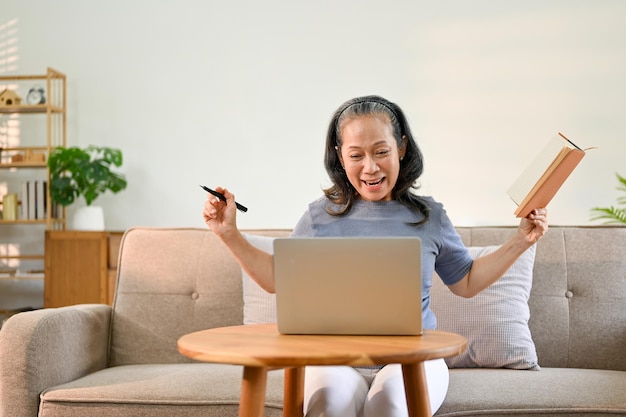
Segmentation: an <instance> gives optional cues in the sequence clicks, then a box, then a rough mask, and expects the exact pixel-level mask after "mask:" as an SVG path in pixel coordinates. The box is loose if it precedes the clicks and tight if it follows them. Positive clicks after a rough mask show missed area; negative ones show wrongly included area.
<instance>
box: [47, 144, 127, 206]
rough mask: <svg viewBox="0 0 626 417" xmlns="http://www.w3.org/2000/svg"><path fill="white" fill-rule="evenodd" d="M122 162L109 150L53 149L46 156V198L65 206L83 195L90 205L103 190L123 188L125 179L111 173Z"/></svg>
mask: <svg viewBox="0 0 626 417" xmlns="http://www.w3.org/2000/svg"><path fill="white" fill-rule="evenodd" d="M122 161H123V160H122V151H121V150H119V149H114V148H109V147H98V146H93V145H90V146H88V147H86V148H84V149H81V148H79V147H69V148H66V147H57V148H54V149H53V150H52V151H51V152H50V155H49V156H48V168H50V199H51V200H52V201H53V202H55V203H58V204H60V205H62V206H69V205H71V204H72V203H74V202H75V201H76V199H77V198H79V197H80V196H83V197H84V199H85V202H86V203H87V206H90V205H91V203H93V202H94V200H96V199H97V198H98V197H99V196H100V195H101V194H103V193H105V192H106V191H111V192H113V193H118V192H120V191H122V190H123V189H125V188H126V185H127V182H126V178H125V176H124V175H123V174H120V173H116V172H114V171H112V170H111V167H112V166H115V167H120V166H121V165H122Z"/></svg>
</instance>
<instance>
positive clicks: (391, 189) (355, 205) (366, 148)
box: [203, 96, 548, 417]
mask: <svg viewBox="0 0 626 417" xmlns="http://www.w3.org/2000/svg"><path fill="white" fill-rule="evenodd" d="M325 166H326V171H327V172H328V175H329V176H330V179H331V181H332V183H333V185H332V186H331V187H330V188H328V189H326V190H324V196H323V197H321V198H319V199H317V200H316V201H313V202H312V203H311V204H310V205H309V207H308V209H307V211H306V212H305V213H304V215H303V216H302V217H301V219H300V220H299V221H298V223H297V225H296V226H295V228H294V230H293V232H292V236H300V237H304V236H307V237H308V236H419V237H420V239H421V240H422V282H423V288H422V315H423V325H424V328H425V329H434V328H435V327H436V318H435V316H434V314H433V312H432V311H431V310H430V287H431V284H432V275H433V271H435V270H436V271H437V273H438V275H439V276H440V277H441V278H442V280H443V281H444V283H445V284H446V285H447V286H448V287H449V288H450V290H451V291H452V292H453V293H455V294H457V295H459V296H462V297H472V296H474V295H476V294H478V293H479V292H480V291H482V290H483V289H485V288H487V287H488V286H489V285H491V284H492V283H494V282H495V281H496V280H498V279H499V278H500V277H501V276H502V275H503V274H504V272H506V270H507V269H508V268H509V267H510V266H511V265H512V264H513V263H514V262H515V260H516V259H517V258H518V257H519V256H520V255H521V254H522V253H523V252H524V251H526V250H527V249H528V248H529V247H530V246H532V245H533V244H535V243H536V242H537V241H538V240H539V239H540V238H541V237H542V236H543V235H544V233H545V232H546V231H547V230H548V223H547V212H546V210H545V209H544V208H537V209H535V210H534V211H533V212H532V213H531V214H530V215H529V216H528V217H527V218H525V219H522V220H521V222H520V225H519V228H518V232H517V234H516V235H515V236H513V237H512V238H511V239H510V240H509V241H507V242H505V243H504V244H503V245H502V246H501V247H500V248H499V249H498V250H497V251H496V252H494V253H492V254H490V255H486V256H484V257H481V258H477V259H475V260H472V258H471V257H470V256H469V254H468V251H467V249H466V248H465V246H464V245H463V243H462V242H461V239H460V237H459V236H458V234H457V233H456V231H455V229H454V227H453V225H452V223H451V221H450V219H449V218H448V216H447V214H446V212H445V210H444V208H443V206H442V205H441V204H440V203H438V202H436V201H435V200H434V199H432V198H430V197H421V196H417V195H416V194H414V193H413V192H412V191H411V190H412V189H413V188H414V187H415V183H416V181H417V179H418V178H419V177H420V176H421V174H422V171H423V160H422V154H421V152H420V150H419V148H418V146H417V143H416V142H415V140H414V138H413V135H412V134H411V130H410V128H409V125H408V122H407V120H406V117H405V115H404V113H403V112H402V110H401V109H400V108H399V107H398V106H397V105H396V104H394V103H392V102H390V101H388V100H386V99H384V98H382V97H378V96H365V97H358V98H355V99H352V100H349V101H347V102H346V103H344V104H343V105H342V106H340V107H339V108H338V109H337V111H336V112H335V114H334V115H333V118H332V120H331V122H330V125H329V128H328V134H327V138H326V151H325ZM217 190H218V191H219V192H222V193H223V194H224V195H225V197H226V201H221V200H218V199H217V198H215V197H213V196H210V195H209V197H208V199H207V202H206V203H205V205H204V211H203V216H204V219H205V222H206V224H207V225H208V226H209V227H210V228H211V230H213V232H215V233H216V234H217V235H218V236H219V237H220V238H221V240H222V241H223V242H224V243H225V244H226V245H227V246H228V248H229V249H230V251H231V252H232V253H233V255H234V256H235V258H236V259H237V261H238V262H239V263H240V264H241V266H242V267H243V268H244V269H245V270H246V272H247V273H248V274H249V275H250V276H251V277H252V278H253V279H255V281H257V283H258V284H259V285H260V286H261V287H263V288H264V289H265V290H266V291H268V292H274V276H273V261H272V256H271V255H270V254H268V253H265V252H263V251H261V250H258V249H256V248H255V247H253V246H252V245H250V244H249V243H248V241H247V240H246V239H245V237H244V236H243V235H242V234H241V233H240V232H239V230H238V229H237V226H236V221H235V220H236V219H235V215H236V208H235V197H234V195H233V194H231V193H230V192H228V191H227V190H226V189H224V188H218V189H217ZM426 374H427V378H428V387H429V395H430V402H431V409H432V411H433V412H435V411H436V410H437V409H438V408H439V407H440V406H441V404H442V402H443V399H444V398H445V395H446V391H447V389H448V369H447V367H446V365H445V362H444V360H443V359H439V360H434V361H429V362H426ZM305 375H306V376H305V413H306V415H307V416H310V417H318V416H319V417H322V416H325V417H334V416H337V417H339V416H341V417H346V416H354V417H356V416H363V417H380V416H387V417H396V416H407V408H406V399H405V394H404V383H403V379H402V371H401V368H400V366H399V365H386V366H382V367H366V368H351V367H345V366H344V367H341V366H340V367H309V368H307V370H306V373H305Z"/></svg>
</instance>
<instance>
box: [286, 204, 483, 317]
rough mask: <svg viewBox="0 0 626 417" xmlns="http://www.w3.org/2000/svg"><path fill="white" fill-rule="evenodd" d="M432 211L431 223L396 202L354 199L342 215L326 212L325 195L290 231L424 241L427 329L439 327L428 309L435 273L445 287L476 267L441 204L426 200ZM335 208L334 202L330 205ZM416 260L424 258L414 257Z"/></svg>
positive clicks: (423, 294)
mask: <svg viewBox="0 0 626 417" xmlns="http://www.w3.org/2000/svg"><path fill="white" fill-rule="evenodd" d="M424 200H425V202H426V204H427V205H428V206H429V207H430V217H429V220H428V221H427V222H426V223H424V224H420V225H415V223H417V222H419V221H420V220H422V219H423V218H424V216H423V215H422V214H420V213H417V212H416V211H414V210H412V209H409V208H408V207H405V206H403V205H402V204H400V203H399V202H398V201H395V200H392V201H363V200H356V201H355V203H354V205H353V207H352V209H351V210H350V211H349V212H348V213H347V214H345V215H343V216H332V215H330V214H328V213H327V212H326V207H328V205H329V204H331V203H330V202H329V200H328V199H327V198H326V197H321V198H319V199H317V200H315V201H313V202H312V203H311V204H309V207H308V209H307V211H306V212H305V213H304V215H303V216H302V217H301V218H300V220H299V221H298V223H297V224H296V227H295V228H294V230H293V232H292V234H291V235H292V236H294V237H340V236H345V237H358V236H368V237H388V236H417V237H419V238H420V239H421V241H422V254H421V256H422V321H423V327H424V329H435V328H436V327H437V319H436V317H435V315H434V313H433V312H432V310H431V309H430V289H431V287H432V277H433V271H437V274H438V275H439V276H440V277H441V279H442V280H443V282H444V283H445V284H446V285H451V284H454V283H456V282H458V281H460V280H461V279H462V278H463V277H464V276H465V275H466V274H467V273H468V272H469V270H470V268H471V267H472V262H473V261H472V258H471V257H470V255H469V253H468V251H467V248H466V247H465V245H464V244H463V242H462V241H461V238H460V236H459V235H458V233H457V232H456V230H455V228H454V226H453V225H452V222H451V221H450V219H449V217H448V215H447V214H446V211H445V209H444V208H443V205H442V204H441V203H438V202H436V201H435V200H434V199H432V198H430V197H425V198H424ZM330 207H331V208H332V207H333V206H332V204H331V206H330ZM416 256H420V255H419V254H416Z"/></svg>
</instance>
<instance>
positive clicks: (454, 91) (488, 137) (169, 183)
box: [0, 0, 626, 230]
mask: <svg viewBox="0 0 626 417" xmlns="http://www.w3.org/2000/svg"><path fill="white" fill-rule="evenodd" d="M625 17H626V2H624V1H622V0H613V1H611V0H588V1H581V0H530V1H529V0H527V1H523V2H522V1H500V0H493V1H485V0H483V1H466V0H458V1H451V0H448V1H438V2H433V1H426V0H424V1H416V0H391V1H387V2H380V1H356V0H349V1H331V0H320V1H316V2H304V1H300V2H298V1H292V0H291V1H289V0H269V1H263V2H261V1H253V0H248V1H238V2H224V1H214V0H178V1H164V0H144V1H139V0H135V1H129V0H124V1H122V0H111V1H107V2H95V1H84V0H56V1H53V2H52V1H45V0H32V1H24V0H2V3H0V25H1V28H0V36H1V38H0V73H3V74H22V73H43V72H44V71H45V69H46V67H47V66H51V67H53V68H55V69H58V70H60V71H62V72H64V73H66V74H67V76H68V99H69V102H68V141H69V144H70V145H81V146H82V145H88V144H97V145H107V146H113V147H120V148H122V150H123V151H124V157H125V162H124V166H123V172H124V173H125V174H126V175H127V177H128V181H129V186H128V188H127V189H126V190H125V191H123V192H122V193H120V194H118V195H106V196H104V197H102V198H101V199H99V200H97V203H98V204H100V205H103V206H104V208H105V212H106V223H107V227H108V228H109V229H116V230H121V229H125V228H128V227H131V226H136V225H148V226H197V227H204V225H203V223H202V220H201V208H202V204H203V202H204V199H205V194H204V193H203V192H202V191H201V190H200V189H199V188H198V184H206V185H209V186H211V187H214V186H217V185H224V186H227V187H228V188H229V189H230V190H231V191H233V192H234V193H235V194H236V196H237V200H238V201H240V202H241V203H243V204H245V205H247V206H248V207H249V208H250V210H249V212H248V213H246V214H241V215H239V224H240V226H241V227H287V228H288V227H292V226H293V225H294V224H295V222H296V221H297V220H298V218H299V216H300V215H301V213H302V212H303V211H304V210H305V208H306V205H307V203H308V202H309V201H311V200H312V199H314V198H316V197H318V196H319V195H320V194H321V188H322V187H324V186H326V185H328V183H327V179H326V175H325V172H324V170H323V165H322V149H323V144H324V137H325V131H326V125H327V122H328V120H329V119H330V116H331V114H332V112H333V111H334V110H335V108H336V107H337V106H339V104H341V103H342V102H343V101H344V100H346V99H348V98H351V97H353V96H356V95H363V94H372V93H373V94H380V95H383V96H385V97H387V98H389V99H391V100H392V101H395V102H397V103H398V104H399V105H400V106H401V107H403V109H404V110H405V112H406V113H407V115H408V117H409V120H410V122H411V123H412V127H413V130H414V133H416V136H417V138H418V141H419V144H420V145H421V147H422V150H423V151H424V153H425V157H426V174H425V175H424V177H423V179H422V185H423V186H422V192H423V193H425V194H432V195H433V196H434V197H435V198H436V199H438V200H440V201H442V202H443V203H444V204H445V206H446V207H447V210H448V212H449V214H450V216H451V218H452V220H453V221H454V223H455V224H457V225H503V224H516V223H517V220H516V219H515V218H514V216H513V215H512V212H513V210H514V206H513V203H512V202H511V201H510V200H509V199H508V197H507V195H506V189H507V188H508V186H509V185H510V184H511V182H512V181H513V180H514V179H515V178H516V177H517V175H518V174H519V173H520V172H521V170H522V169H523V168H524V167H525V166H526V164H527V163H528V162H529V160H530V159H532V157H534V155H535V154H536V152H537V151H538V150H539V149H540V148H541V147H542V146H543V145H544V143H545V142H547V141H548V140H549V139H550V138H551V137H552V136H553V135H554V134H556V132H557V131H562V132H563V133H565V134H566V135H568V136H569V137H571V138H572V139H573V140H574V141H575V142H577V143H578V144H579V145H581V146H583V147H589V146H597V147H598V149H596V150H593V151H590V152H589V154H588V155H587V157H586V158H585V159H584V160H583V162H582V163H581V165H580V166H579V168H578V169H577V170H576V172H575V173H574V174H573V175H572V176H571V177H570V179H569V180H568V182H567V183H566V185H565V186H564V187H563V189H562V190H561V192H560V193H559V194H558V196H557V197H556V199H555V200H554V201H553V202H552V203H551V205H550V207H549V208H550V212H551V221H552V223H553V224H587V223H589V209H590V208H591V207H593V206H597V205H601V206H605V205H611V204H614V203H615V199H616V197H617V196H618V192H617V191H616V190H615V186H616V185H617V181H616V180H615V173H616V172H620V173H621V174H622V175H626V166H625V164H624V157H625V156H626V140H625V139H624V131H625V130H626V129H625V128H626V117H625V116H626V115H625V114H624V109H625V106H624V97H626V81H625V77H624V74H626V45H625V40H626V26H625V25H624V24H623V22H624V19H625ZM0 139H1V138H0Z"/></svg>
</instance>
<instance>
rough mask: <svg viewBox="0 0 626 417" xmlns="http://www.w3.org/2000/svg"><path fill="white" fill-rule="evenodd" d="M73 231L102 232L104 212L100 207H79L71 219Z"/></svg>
mask: <svg viewBox="0 0 626 417" xmlns="http://www.w3.org/2000/svg"><path fill="white" fill-rule="evenodd" d="M71 228H72V229H73V230H98V231H99V230H104V211H103V210H102V207H100V206H85V207H80V208H79V209H77V210H76V211H75V212H74V216H73V217H72V225H71Z"/></svg>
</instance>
